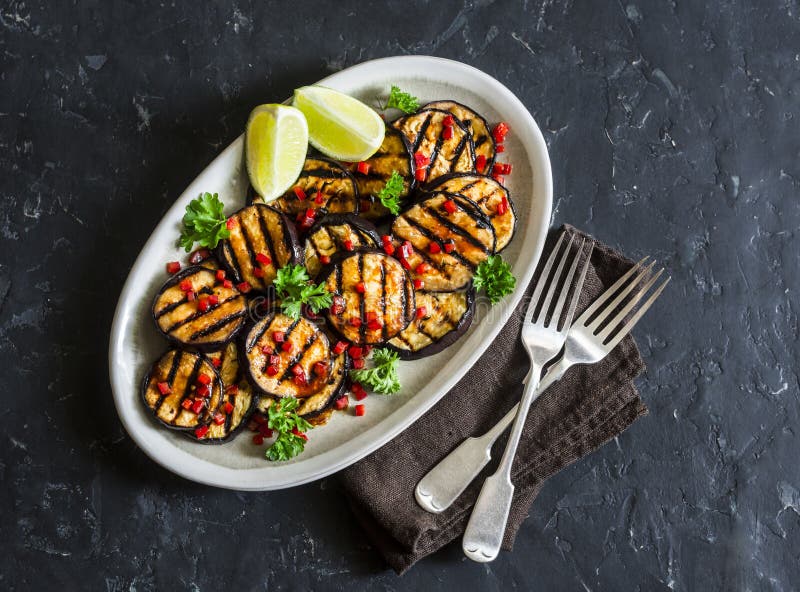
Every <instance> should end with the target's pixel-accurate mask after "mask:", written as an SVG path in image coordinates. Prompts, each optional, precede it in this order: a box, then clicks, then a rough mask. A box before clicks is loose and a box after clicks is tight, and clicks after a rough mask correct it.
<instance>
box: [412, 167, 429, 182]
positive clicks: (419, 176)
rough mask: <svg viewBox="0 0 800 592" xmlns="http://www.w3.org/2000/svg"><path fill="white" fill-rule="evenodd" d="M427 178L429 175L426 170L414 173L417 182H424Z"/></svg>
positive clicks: (418, 170)
mask: <svg viewBox="0 0 800 592" xmlns="http://www.w3.org/2000/svg"><path fill="white" fill-rule="evenodd" d="M426 176H427V173H426V172H425V169H417V170H416V171H414V178H415V179H416V180H417V181H420V182H422V181H424V180H425V177H426Z"/></svg>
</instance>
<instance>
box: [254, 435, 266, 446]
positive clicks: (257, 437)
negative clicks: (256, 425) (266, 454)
mask: <svg viewBox="0 0 800 592" xmlns="http://www.w3.org/2000/svg"><path fill="white" fill-rule="evenodd" d="M263 443H264V436H262V435H261V434H256V435H255V436H253V444H255V445H256V446H261V445H262V444H263Z"/></svg>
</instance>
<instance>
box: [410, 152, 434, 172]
mask: <svg viewBox="0 0 800 592" xmlns="http://www.w3.org/2000/svg"><path fill="white" fill-rule="evenodd" d="M430 163H431V161H430V159H429V158H428V155H427V154H423V153H422V152H420V151H417V152H415V153H414V164H416V165H417V168H418V169H421V168H424V167H426V166H428V165H429V164H430Z"/></svg>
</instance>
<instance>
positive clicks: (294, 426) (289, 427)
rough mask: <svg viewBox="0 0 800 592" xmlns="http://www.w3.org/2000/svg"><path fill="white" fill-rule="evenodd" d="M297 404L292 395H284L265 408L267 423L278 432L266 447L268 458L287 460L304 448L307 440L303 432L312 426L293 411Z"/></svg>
mask: <svg viewBox="0 0 800 592" xmlns="http://www.w3.org/2000/svg"><path fill="white" fill-rule="evenodd" d="M299 404H300V402H299V401H298V400H297V399H295V398H294V397H284V398H282V399H279V400H278V401H277V402H276V403H274V404H272V405H270V406H269V408H268V409H267V425H268V426H269V428H270V429H271V430H273V431H274V432H277V434H278V437H277V439H276V440H275V442H273V443H272V446H270V447H269V448H267V452H266V456H267V458H268V459H269V460H289V459H290V458H294V457H295V456H297V455H298V454H300V453H301V452H303V450H304V449H305V445H306V440H308V437H307V436H306V435H305V432H306V431H308V430H310V429H312V428H313V427H314V426H312V425H311V424H310V423H308V422H307V421H306V420H305V419H303V418H302V417H300V416H299V415H297V413H295V412H294V411H295V409H297V407H298V405H299Z"/></svg>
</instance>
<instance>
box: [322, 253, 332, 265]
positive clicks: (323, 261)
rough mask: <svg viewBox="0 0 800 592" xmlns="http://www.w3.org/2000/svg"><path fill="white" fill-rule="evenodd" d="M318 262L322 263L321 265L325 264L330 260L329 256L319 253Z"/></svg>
mask: <svg viewBox="0 0 800 592" xmlns="http://www.w3.org/2000/svg"><path fill="white" fill-rule="evenodd" d="M319 262H320V263H322V265H327V264H328V263H330V262H331V258H330V257H328V256H327V255H320V256H319Z"/></svg>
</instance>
